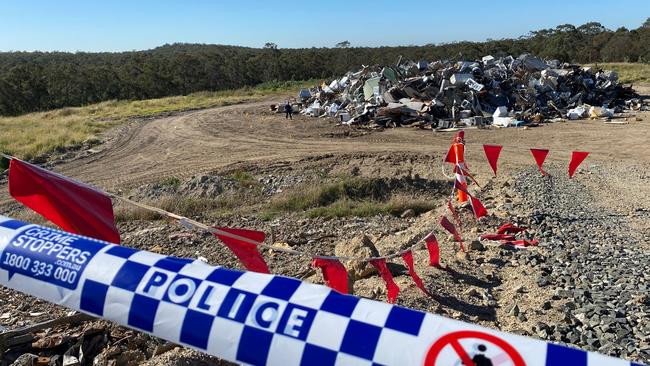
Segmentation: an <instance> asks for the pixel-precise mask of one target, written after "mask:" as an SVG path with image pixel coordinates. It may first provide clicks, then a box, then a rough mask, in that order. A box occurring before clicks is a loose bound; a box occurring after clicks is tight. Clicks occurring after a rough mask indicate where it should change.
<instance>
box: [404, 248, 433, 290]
mask: <svg viewBox="0 0 650 366" xmlns="http://www.w3.org/2000/svg"><path fill="white" fill-rule="evenodd" d="M402 259H403V260H404V263H406V267H408V269H409V274H410V275H411V278H412V279H413V282H415V285H416V286H417V287H418V288H419V289H420V290H422V292H424V293H425V294H427V295H429V291H428V290H427V288H426V287H424V283H423V282H422V279H421V278H420V276H418V274H417V273H416V272H415V266H414V265H413V252H411V251H410V250H408V251H406V252H404V253H402Z"/></svg>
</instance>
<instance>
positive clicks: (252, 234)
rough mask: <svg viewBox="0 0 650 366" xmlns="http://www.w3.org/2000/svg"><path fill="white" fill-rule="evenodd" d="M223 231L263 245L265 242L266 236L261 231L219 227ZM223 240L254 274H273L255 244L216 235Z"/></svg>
mask: <svg viewBox="0 0 650 366" xmlns="http://www.w3.org/2000/svg"><path fill="white" fill-rule="evenodd" d="M217 229H219V230H221V231H225V232H227V233H230V234H234V235H237V236H241V237H245V238H248V239H250V240H252V241H255V242H258V243H261V242H263V241H264V238H265V237H266V235H265V234H264V233H263V232H261V231H255V230H246V229H230V228H227V227H217ZM214 235H215V236H216V237H217V238H219V240H221V241H222V242H223V243H224V244H225V245H226V246H227V247H228V249H230V250H231V251H232V252H233V253H234V254H235V255H236V256H237V258H238V259H239V261H240V262H241V263H242V264H243V265H244V267H246V269H248V270H249V271H253V272H260V273H271V272H270V271H269V267H268V266H267V265H266V262H265V261H264V258H263V257H262V255H261V254H260V252H258V251H257V246H256V245H255V244H251V243H247V242H245V241H241V240H239V239H233V238H230V237H227V236H224V235H219V234H216V233H215V234H214Z"/></svg>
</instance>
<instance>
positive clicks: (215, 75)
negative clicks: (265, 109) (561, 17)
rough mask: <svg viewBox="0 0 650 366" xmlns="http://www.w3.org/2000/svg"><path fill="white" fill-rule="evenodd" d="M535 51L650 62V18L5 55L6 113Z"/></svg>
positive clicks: (1, 97) (0, 95)
mask: <svg viewBox="0 0 650 366" xmlns="http://www.w3.org/2000/svg"><path fill="white" fill-rule="evenodd" d="M525 52H530V53H533V54H535V55H538V56H540V57H543V58H547V59H558V60H560V61H565V62H573V63H593V62H650V18H648V20H646V21H645V23H644V24H643V25H641V26H640V27H639V28H637V29H632V30H629V29H626V28H619V29H616V30H610V29H607V28H605V27H604V26H602V25H601V24H600V23H596V22H590V23H587V24H583V25H581V26H577V27H576V26H573V25H570V24H564V25H559V26H557V27H555V28H553V29H542V30H538V31H533V32H530V33H529V34H528V35H526V36H522V37H519V38H516V39H499V40H488V41H485V42H455V43H449V44H439V45H433V44H430V45H424V46H400V47H373V48H371V47H350V42H348V41H343V42H339V43H337V44H336V45H335V47H333V48H303V49H282V48H278V46H277V45H276V44H274V43H271V42H269V43H266V45H265V46H264V47H263V48H247V47H237V46H224V45H204V44H171V45H164V46H162V47H158V48H155V49H152V50H147V51H134V52H119V53H85V52H77V53H65V52H4V53H0V115H18V114H22V113H28V112H33V111H39V110H47V109H53V108H61V107H67V106H81V105H86V104H90V103H96V102H100V101H105V100H111V99H148V98H159V97H164V96H170V95H185V94H189V93H193V92H197V91H215V90H223V89H234V88H240V87H244V86H253V85H256V84H259V83H262V82H267V81H274V80H279V81H284V80H306V79H327V78H331V77H333V76H338V75H342V74H344V73H345V72H347V71H349V70H356V69H358V68H360V67H361V65H362V64H364V65H368V64H392V63H395V62H396V61H397V59H398V57H399V56H403V57H404V58H406V59H411V60H420V59H422V60H429V61H432V60H438V59H457V60H461V59H464V60H472V59H479V58H481V57H482V56H485V55H488V54H491V55H493V56H499V55H506V54H512V55H519V54H521V53H525Z"/></svg>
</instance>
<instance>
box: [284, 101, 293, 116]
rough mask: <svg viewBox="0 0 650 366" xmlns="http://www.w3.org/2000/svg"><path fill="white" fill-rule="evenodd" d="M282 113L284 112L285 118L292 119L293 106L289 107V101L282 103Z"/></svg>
mask: <svg viewBox="0 0 650 366" xmlns="http://www.w3.org/2000/svg"><path fill="white" fill-rule="evenodd" d="M284 113H286V115H285V116H284V118H285V119H293V107H291V103H289V101H287V102H286V103H285V104H284Z"/></svg>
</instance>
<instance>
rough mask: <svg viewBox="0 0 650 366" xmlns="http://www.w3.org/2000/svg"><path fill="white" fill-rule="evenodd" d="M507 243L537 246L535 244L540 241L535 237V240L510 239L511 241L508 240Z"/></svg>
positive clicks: (520, 245) (519, 245)
mask: <svg viewBox="0 0 650 366" xmlns="http://www.w3.org/2000/svg"><path fill="white" fill-rule="evenodd" d="M505 244H510V245H514V246H518V247H529V246H535V245H537V244H539V242H538V241H537V240H535V239H533V240H526V239H521V240H514V241H510V242H507V243H505Z"/></svg>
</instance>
